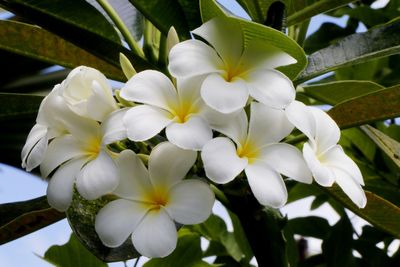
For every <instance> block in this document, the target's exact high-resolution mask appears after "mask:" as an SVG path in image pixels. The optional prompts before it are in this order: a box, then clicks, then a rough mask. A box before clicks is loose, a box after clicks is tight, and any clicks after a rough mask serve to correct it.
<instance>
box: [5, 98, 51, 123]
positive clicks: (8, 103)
mask: <svg viewBox="0 0 400 267" xmlns="http://www.w3.org/2000/svg"><path fill="white" fill-rule="evenodd" d="M42 100H43V97H42V96H36V95H24V94H8V93H0V103H1V104H0V121H2V120H5V119H11V118H12V119H15V118H20V117H25V116H29V115H36V113H37V111H38V109H39V106H40V103H41V102H42Z"/></svg>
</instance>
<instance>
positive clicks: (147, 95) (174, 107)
mask: <svg viewBox="0 0 400 267" xmlns="http://www.w3.org/2000/svg"><path fill="white" fill-rule="evenodd" d="M199 88H200V83H199V81H198V79H191V80H180V81H178V86H177V89H175V87H174V85H173V84H172V82H171V81H170V80H169V79H168V77H167V76H165V75H164V74H162V73H161V72H157V71H153V70H147V71H143V72H140V73H138V74H136V75H135V76H133V77H132V78H131V79H130V80H129V81H128V82H127V84H126V85H125V86H124V87H123V88H122V89H121V94H120V95H121V97H123V98H124V99H126V100H129V101H134V102H138V103H142V104H143V105H137V106H135V107H133V108H131V109H130V110H129V111H128V112H127V113H126V115H125V117H124V124H125V126H126V128H127V133H128V138H129V139H131V140H133V141H145V140H148V139H150V138H152V137H154V136H155V135H157V134H158V133H159V132H160V131H161V130H163V129H164V128H166V130H165V132H166V136H167V138H168V140H169V141H170V142H171V143H173V144H175V145H177V146H179V147H181V148H183V149H190V150H200V149H201V148H202V147H203V145H204V144H205V143H206V142H208V141H209V140H211V139H212V130H211V127H210V125H209V123H208V121H207V119H206V117H207V115H206V114H210V111H209V108H208V107H207V105H205V104H204V102H203V101H202V100H201V97H200V93H199ZM208 116H210V115H208Z"/></svg>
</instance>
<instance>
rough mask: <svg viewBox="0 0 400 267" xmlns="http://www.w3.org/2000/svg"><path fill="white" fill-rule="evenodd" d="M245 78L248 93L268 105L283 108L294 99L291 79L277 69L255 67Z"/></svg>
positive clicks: (294, 92)
mask: <svg viewBox="0 0 400 267" xmlns="http://www.w3.org/2000/svg"><path fill="white" fill-rule="evenodd" d="M245 80H246V82H247V84H248V88H249V92H250V95H251V96H252V97H253V98H254V99H256V100H257V101H259V102H261V103H263V104H265V105H267V106H269V107H272V108H277V109H283V108H285V107H287V106H288V105H289V104H290V103H292V102H293V101H294V99H295V95H296V91H295V89H294V87H293V84H292V81H291V80H290V79H289V78H288V77H286V76H285V75H284V74H282V73H280V72H279V71H276V70H268V69H255V70H252V71H250V72H248V73H247V77H245Z"/></svg>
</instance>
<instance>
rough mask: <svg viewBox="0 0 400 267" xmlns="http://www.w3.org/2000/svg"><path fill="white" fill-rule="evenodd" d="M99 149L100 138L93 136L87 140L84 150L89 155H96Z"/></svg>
mask: <svg viewBox="0 0 400 267" xmlns="http://www.w3.org/2000/svg"><path fill="white" fill-rule="evenodd" d="M100 150H101V139H100V138H98V137H93V138H92V139H90V140H89V142H87V144H86V147H85V151H86V153H87V154H89V156H91V157H97V155H98V154H99V153H100Z"/></svg>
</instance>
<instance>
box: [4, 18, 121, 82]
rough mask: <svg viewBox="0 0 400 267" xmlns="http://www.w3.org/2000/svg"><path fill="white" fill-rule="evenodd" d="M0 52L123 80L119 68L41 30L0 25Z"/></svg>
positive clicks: (12, 22)
mask: <svg viewBox="0 0 400 267" xmlns="http://www.w3.org/2000/svg"><path fill="white" fill-rule="evenodd" d="M0 48H2V49H5V50H8V51H11V52H14V53H18V54H21V55H25V56H29V57H32V58H35V59H38V60H43V61H46V62H48V63H51V64H56V65H60V66H63V67H66V68H71V69H72V68H75V67H77V66H80V65H85V66H89V67H93V68H96V69H98V70H99V71H101V72H103V73H104V74H105V75H106V76H107V77H109V78H112V79H115V80H123V79H124V76H123V74H122V72H121V70H120V69H119V68H117V67H115V66H113V65H110V64H109V63H107V62H105V61H104V60H101V59H99V58H97V57H95V56H93V55H92V54H90V53H88V52H86V51H85V50H83V49H81V48H79V47H77V46H76V45H74V44H72V43H70V42H67V41H65V40H63V39H62V38H60V37H58V36H56V35H54V34H52V33H50V32H48V31H46V30H43V29H42V28H39V27H36V26H32V25H29V24H25V23H20V22H14V21H0Z"/></svg>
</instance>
